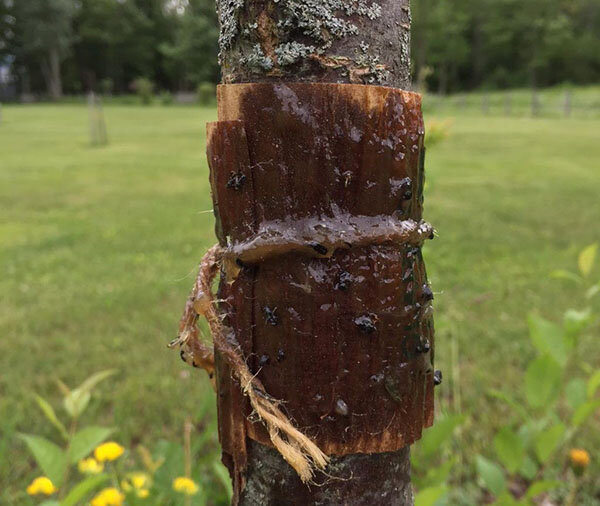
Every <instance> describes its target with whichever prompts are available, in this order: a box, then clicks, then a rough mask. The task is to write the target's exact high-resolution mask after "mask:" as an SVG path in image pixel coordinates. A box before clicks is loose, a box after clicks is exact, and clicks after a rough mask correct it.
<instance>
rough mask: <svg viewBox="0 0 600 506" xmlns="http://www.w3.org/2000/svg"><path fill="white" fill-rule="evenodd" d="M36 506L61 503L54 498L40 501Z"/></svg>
mask: <svg viewBox="0 0 600 506" xmlns="http://www.w3.org/2000/svg"><path fill="white" fill-rule="evenodd" d="M38 506H61V504H60V503H59V502H58V501H55V500H54V499H50V500H48V501H44V502H41V503H40V504H39V505H38Z"/></svg>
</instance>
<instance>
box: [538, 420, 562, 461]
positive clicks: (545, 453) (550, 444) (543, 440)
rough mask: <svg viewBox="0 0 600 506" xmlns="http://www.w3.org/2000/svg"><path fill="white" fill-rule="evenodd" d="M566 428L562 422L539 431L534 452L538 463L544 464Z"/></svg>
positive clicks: (559, 441) (554, 449) (556, 446)
mask: <svg viewBox="0 0 600 506" xmlns="http://www.w3.org/2000/svg"><path fill="white" fill-rule="evenodd" d="M566 430H567V428H566V427H565V425H564V424H562V423H561V424H558V425H554V426H553V427H550V428H549V429H547V430H545V431H544V432H542V433H540V434H539V435H538V437H537V438H536V441H535V454H536V455H537V458H538V459H539V461H540V463H542V464H545V463H546V462H547V461H548V459H549V458H550V457H551V456H552V454H553V453H554V452H555V451H556V449H557V448H558V445H559V444H560V443H561V441H562V439H563V436H564V435H565V432H566Z"/></svg>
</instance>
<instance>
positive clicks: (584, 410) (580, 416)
mask: <svg viewBox="0 0 600 506" xmlns="http://www.w3.org/2000/svg"><path fill="white" fill-rule="evenodd" d="M599 407H600V399H598V400H592V401H587V402H586V403H585V404H582V405H581V406H579V407H578V408H577V410H576V411H575V413H574V414H573V417H572V418H571V425H573V426H575V427H579V426H580V425H581V424H583V423H584V422H585V421H586V420H587V419H588V418H589V417H590V416H592V415H593V414H594V413H595V412H596V410H597V409H598V408H599Z"/></svg>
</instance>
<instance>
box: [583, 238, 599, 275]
mask: <svg viewBox="0 0 600 506" xmlns="http://www.w3.org/2000/svg"><path fill="white" fill-rule="evenodd" d="M597 251H598V244H597V243H596V244H590V245H589V246H588V247H587V248H585V249H584V250H583V251H582V252H581V253H580V254H579V261H578V265H579V272H581V275H582V276H583V277H584V278H587V277H588V276H589V275H590V273H591V272H592V268H593V267H594V261H595V260H596V253H597Z"/></svg>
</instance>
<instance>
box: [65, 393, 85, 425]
mask: <svg viewBox="0 0 600 506" xmlns="http://www.w3.org/2000/svg"><path fill="white" fill-rule="evenodd" d="M90 398H91V394H90V393H89V392H88V391H85V390H79V389H78V388H76V389H75V390H71V392H69V394H68V395H66V396H65V398H64V400H63V403H64V406H65V410H66V411H67V413H69V415H70V416H71V418H79V416H81V414H82V413H83V412H84V411H85V408H87V405H88V403H89V402H90Z"/></svg>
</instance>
